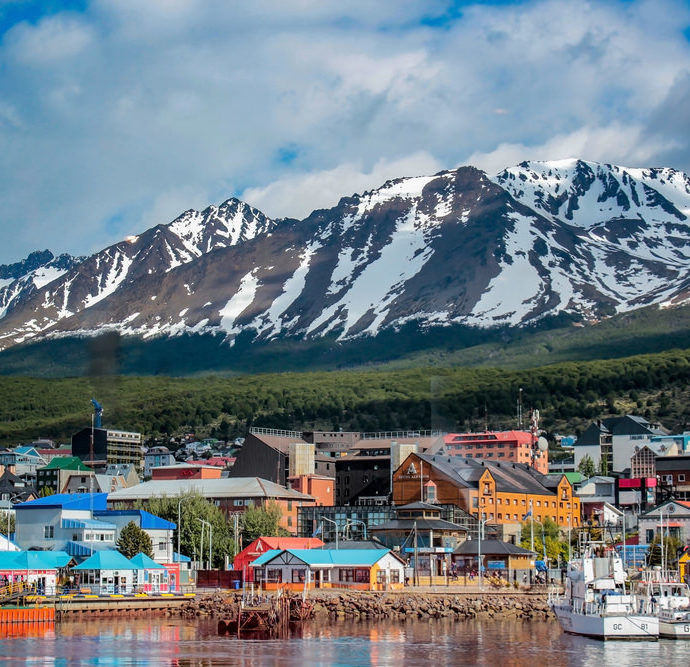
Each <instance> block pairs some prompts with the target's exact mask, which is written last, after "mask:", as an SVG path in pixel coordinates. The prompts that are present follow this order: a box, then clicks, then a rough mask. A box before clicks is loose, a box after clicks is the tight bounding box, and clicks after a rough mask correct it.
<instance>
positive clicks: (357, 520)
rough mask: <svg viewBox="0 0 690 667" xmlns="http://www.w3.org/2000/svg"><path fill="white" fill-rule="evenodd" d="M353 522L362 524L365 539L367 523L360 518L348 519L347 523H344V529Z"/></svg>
mask: <svg viewBox="0 0 690 667" xmlns="http://www.w3.org/2000/svg"><path fill="white" fill-rule="evenodd" d="M353 523H361V524H362V526H363V527H364V539H365V540H366V539H367V524H366V523H364V521H361V520H360V519H348V520H347V523H346V524H345V528H344V530H347V529H348V528H349V527H350V525H352V524H353ZM343 534H344V533H343Z"/></svg>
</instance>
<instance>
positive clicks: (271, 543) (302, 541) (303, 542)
mask: <svg viewBox="0 0 690 667" xmlns="http://www.w3.org/2000/svg"><path fill="white" fill-rule="evenodd" d="M257 539H258V540H261V541H262V542H265V543H266V546H268V547H270V548H271V549H315V548H316V547H322V546H323V545H324V542H323V540H320V539H319V538H318V537H258V538H257Z"/></svg>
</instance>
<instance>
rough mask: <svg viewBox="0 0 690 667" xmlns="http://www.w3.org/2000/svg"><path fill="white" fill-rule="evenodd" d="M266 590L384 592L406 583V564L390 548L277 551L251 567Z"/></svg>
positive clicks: (269, 553) (270, 552) (256, 578)
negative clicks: (317, 589)
mask: <svg viewBox="0 0 690 667" xmlns="http://www.w3.org/2000/svg"><path fill="white" fill-rule="evenodd" d="M251 567H253V568H254V569H255V572H254V577H255V580H256V581H257V583H259V584H260V585H261V586H262V587H263V588H264V589H266V590H276V589H279V588H287V589H289V590H294V591H302V590H305V589H311V588H346V589H349V590H364V591H383V590H394V589H400V588H402V587H403V586H404V584H405V561H403V560H402V558H400V557H399V556H397V555H396V554H394V553H393V552H392V551H390V550H389V549H283V550H280V549H275V550H271V551H268V552H266V553H265V554H264V555H263V556H260V557H259V558H257V559H256V560H255V561H254V562H253V563H252V565H251Z"/></svg>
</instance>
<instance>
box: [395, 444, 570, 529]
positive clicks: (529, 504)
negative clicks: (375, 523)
mask: <svg viewBox="0 0 690 667" xmlns="http://www.w3.org/2000/svg"><path fill="white" fill-rule="evenodd" d="M429 482H432V483H433V484H429ZM431 491H433V493H434V495H435V499H429V498H426V497H424V496H425V495H427V494H428V493H430V492H431ZM419 500H421V501H429V500H433V501H434V502H436V503H439V504H444V503H450V504H454V505H457V506H458V507H460V508H461V509H463V510H465V511H466V512H468V513H470V514H472V515H473V516H475V517H477V518H478V519H484V520H486V521H487V522H489V523H493V524H503V525H506V524H515V525H516V526H517V525H519V524H520V523H521V522H522V521H524V520H525V519H526V517H527V514H528V512H529V511H530V508H531V510H532V516H533V518H534V519H535V520H536V521H544V520H545V519H546V518H547V517H548V518H549V519H551V520H552V521H554V522H556V523H557V524H558V525H559V526H561V527H563V528H567V527H568V526H570V527H572V528H575V527H577V526H579V525H580V518H581V517H580V511H581V510H580V500H579V498H577V497H576V496H575V495H574V493H573V488H572V485H571V484H570V482H569V481H568V478H567V477H566V476H565V475H543V474H541V473H540V472H538V471H537V470H535V469H534V468H532V467H530V466H528V465H525V464H524V463H507V462H501V461H488V460H484V461H481V460H477V459H474V458H463V457H460V456H448V455H445V456H442V455H429V454H410V455H409V456H408V457H407V458H406V459H405V460H404V461H403V463H402V465H401V466H400V467H399V468H398V469H397V470H396V471H395V472H394V473H393V503H394V504H395V505H405V504H407V503H412V502H415V501H419Z"/></svg>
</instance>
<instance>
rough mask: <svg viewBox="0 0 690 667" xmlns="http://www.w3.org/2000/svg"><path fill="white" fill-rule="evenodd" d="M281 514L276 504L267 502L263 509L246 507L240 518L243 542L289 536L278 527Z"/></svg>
mask: <svg viewBox="0 0 690 667" xmlns="http://www.w3.org/2000/svg"><path fill="white" fill-rule="evenodd" d="M282 516H283V513H282V511H281V509H280V506H279V505H278V503H272V502H269V503H267V504H266V506H265V507H248V508H247V511H246V512H245V513H244V515H243V516H242V536H243V538H244V541H245V542H253V541H254V540H255V539H256V538H257V537H279V536H285V535H289V533H288V531H287V530H285V529H284V528H282V527H281V526H280V519H281V517H282Z"/></svg>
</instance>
